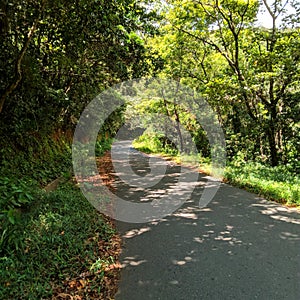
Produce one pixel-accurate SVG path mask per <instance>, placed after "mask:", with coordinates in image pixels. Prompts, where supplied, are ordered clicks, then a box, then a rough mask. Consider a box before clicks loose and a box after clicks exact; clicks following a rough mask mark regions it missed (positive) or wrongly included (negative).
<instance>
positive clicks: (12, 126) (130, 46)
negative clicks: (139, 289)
mask: <svg viewBox="0 0 300 300" xmlns="http://www.w3.org/2000/svg"><path fill="white" fill-rule="evenodd" d="M261 11H264V12H265V14H264V16H267V17H268V18H269V20H270V26H268V27H263V26H261V25H260V24H259V22H258V16H259V15H260V12H261ZM152 77H158V78H165V79H172V80H174V81H177V82H179V83H181V84H183V85H186V86H188V87H190V88H191V89H195V90H197V91H198V93H200V94H201V95H202V96H203V97H204V98H205V99H206V100H207V102H208V103H209V104H210V106H211V107H212V108H213V110H214V111H215V113H216V114H217V116H218V119H219V122H220V124H221V125H222V128H223V131H224V134H225V138H226V151H227V159H228V170H230V172H229V171H228V176H227V179H228V180H229V181H232V182H233V183H237V184H240V185H241V186H244V187H250V188H251V186H252V185H251V183H248V182H246V183H245V182H241V178H242V176H243V174H244V173H245V174H246V173H247V174H246V175H245V176H246V177H247V176H248V177H249V178H250V177H251V176H252V175H253V174H254V173H253V172H254V171H253V170H255V172H259V175H258V176H259V177H258V178H256V179H255V180H256V183H257V184H258V182H260V183H261V182H265V185H266V186H267V188H266V189H264V188H265V187H262V186H260V187H257V186H256V187H254V190H255V191H257V192H259V193H261V194H263V195H265V196H269V198H271V199H275V200H277V201H280V202H284V203H288V204H293V205H295V204H297V205H299V203H300V202H299V198H300V190H299V172H300V157H299V155H300V101H299V98H300V4H299V2H297V1H294V0H290V1H289V0H288V1H282V0H273V1H267V0H262V1H257V0H205V1H198V0H185V1H177V0H168V1H163V2H160V1H154V0H149V1H147V0H146V1H136V0H115V1H104V0H89V1H87V0H76V1H67V0H53V1H48V0H26V1H25V0H21V1H16V0H0V145H1V148H0V171H1V177H0V197H1V199H0V216H1V219H0V222H1V223H0V228H1V232H0V253H1V255H2V260H1V264H2V265H3V266H2V267H3V268H2V267H1V269H2V270H3V271H1V272H2V274H1V275H0V276H1V285H3V286H6V287H9V286H13V287H12V291H11V293H12V294H9V293H10V292H9V291H8V290H7V289H4V290H1V291H0V298H3V299H4V298H7V299H8V298H9V297H11V295H14V293H17V292H16V291H17V290H18V289H19V291H18V292H19V293H24V295H25V296H24V297H25V298H26V299H37V298H39V297H41V298H44V297H50V295H52V294H51V293H52V292H53V289H51V286H52V288H53V284H52V285H50V284H49V285H47V286H46V285H44V283H41V282H42V281H41V280H42V278H41V277H42V276H41V275H40V273H36V271H33V270H36V269H37V267H36V266H34V265H32V266H31V267H28V266H26V265H25V264H24V261H26V259H25V258H22V259H21V258H20V259H19V260H18V262H16V261H15V260H14V259H15V258H14V256H15V255H16V256H18V255H19V256H20V257H22V255H23V254H24V253H26V254H27V255H31V254H30V253H29V254H28V252H30V251H32V253H33V254H32V257H34V255H35V254H36V253H37V252H38V253H40V261H43V260H47V259H48V260H47V261H48V263H49V264H50V261H51V260H53V258H51V259H50V258H45V257H43V256H42V255H41V252H39V251H41V250H40V248H39V247H41V248H42V247H44V248H45V247H50V245H51V243H50V240H51V239H50V235H51V232H50V231H49V232H48V227H47V226H48V225H49V224H52V225H53V226H54V227H53V230H54V231H53V232H56V231H57V232H59V230H61V227H59V226H69V223H70V222H75V223H76V226H79V225H78V220H76V218H78V214H77V215H76V216H74V218H72V219H70V220H67V221H65V222H66V223H65V224H64V225H62V223H59V222H63V221H61V219H59V218H60V217H58V219H56V218H57V216H56V215H55V213H53V214H52V215H51V214H50V215H49V214H48V215H47V213H48V210H47V209H49V207H48V206H47V205H49V201H52V202H53V203H54V204H53V205H54V206H55V205H57V207H56V206H55V207H54V208H53V209H54V210H53V211H54V212H57V213H58V214H60V215H64V214H66V212H63V211H60V208H61V207H62V203H63V201H66V199H67V195H73V196H72V197H73V199H74V200H73V202H72V201H71V202H70V204H69V205H70V206H74V207H76V205H75V204H74V203H75V202H76V201H77V200H78V198H80V196H78V193H79V192H78V191H77V190H74V186H72V187H71V186H67V187H64V188H63V189H62V190H59V191H57V192H54V194H50V195H44V194H41V192H40V189H41V188H43V187H45V186H46V185H47V184H48V183H49V182H51V181H52V180H54V179H56V178H57V177H60V176H63V177H65V178H67V179H68V178H70V177H72V170H71V165H72V163H71V144H72V138H73V133H74V129H75V127H76V124H77V122H78V119H79V117H80V115H81V113H82V111H83V110H84V108H85V107H86V106H87V104H88V103H89V102H90V101H91V100H92V99H93V98H94V97H95V96H97V95H99V94H100V93H101V92H103V91H104V90H105V89H107V88H109V87H113V86H114V85H115V84H118V83H121V82H124V81H128V80H131V79H135V78H152ZM131 110H134V111H135V112H140V113H145V112H147V111H150V110H151V112H159V113H163V114H165V115H166V116H169V117H170V118H172V119H174V120H176V121H178V122H182V123H183V124H184V126H185V127H186V128H188V130H189V131H190V132H191V135H192V137H193V139H194V142H195V143H196V145H197V148H198V150H199V153H200V154H201V159H202V161H206V162H208V163H209V159H210V151H209V145H208V142H207V139H206V137H205V132H204V131H203V128H202V127H201V124H198V123H197V122H195V121H194V119H193V118H188V117H187V116H186V112H185V111H182V110H180V108H177V107H176V106H174V105H172V104H170V103H166V102H165V101H163V99H154V100H153V101H152V102H151V101H150V102H146V103H145V104H144V105H140V106H137V107H135V108H131ZM127 114H128V113H127ZM129 114H130V112H129ZM125 119H126V112H125V108H122V109H118V110H116V111H115V112H114V113H113V114H112V115H111V116H110V117H109V119H107V120H106V122H105V124H104V126H103V127H102V128H100V133H99V141H98V143H97V145H98V146H97V147H98V149H97V151H96V153H98V154H99V155H101V154H103V152H104V151H105V150H107V149H109V147H110V144H111V142H112V139H113V138H114V136H115V134H116V132H117V130H118V129H119V128H120V127H121V126H122V124H123V123H124V120H125ZM139 141H140V143H141V144H143V145H142V147H144V149H146V148H147V149H148V150H151V149H150V148H151V145H153V144H155V143H156V146H157V148H156V149H152V150H151V151H157V152H168V151H169V150H170V149H169V148H168V147H171V146H170V145H166V143H165V142H166V141H165V140H164V139H163V138H161V137H160V136H158V135H155V134H154V135H152V134H149V133H145V134H144V135H143V136H142V137H140V139H139ZM167 148H168V149H167ZM173 150H174V149H171V151H169V153H171V152H172V151H173ZM172 153H173V154H174V153H175V154H176V151H175V152H174V151H173V152H172ZM201 159H200V160H201ZM248 177H247V178H248ZM247 180H248V179H247ZM255 180H254V181H255ZM270 182H272V183H270ZM55 193H57V194H55ZM72 197H71V198H72ZM56 201H57V202H56ZM59 201H61V202H59ZM78 201H79V200H78ZM80 201H83V202H84V200H82V199H81V200H80ZM55 203H56V204H55ZM72 203H73V204H72ZM76 203H77V202H76ZM39 205H42V209H41V207H40V206H39ZM58 207H60V208H58ZM32 209H33V211H32ZM43 210H44V212H45V216H47V218H46V217H45V218H46V219H43V220H42V219H41V215H40V214H39V211H43ZM89 210H91V208H90V207H88V208H86V211H89ZM58 211H59V212H58ZM68 214H71V210H70V211H68ZM87 214H94V212H91V211H89V212H87ZM33 216H35V217H36V216H39V218H40V219H39V222H40V223H37V221H34V219H33ZM93 218H97V217H96V216H94V215H93ZM47 220H48V221H47ZM55 220H56V221H57V220H58V221H57V222H58V223H59V224H61V225H59V226H58V225H57V224H58V223H57V222H56V221H55ZM43 222H44V223H43ZM45 222H46V223H47V222H49V224H48V225H47V226H46V225H45ZM68 222H69V223H68ZM97 222H98V225H99V224H102V225H103V223H102V222H103V220H100V221H99V220H98V221H97ZM75 223H74V224H75ZM43 224H44V225H43ZM52 225H51V226H52ZM26 226H27V227H26ZM43 226H44V227H45V232H48V233H47V234H49V236H48V237H47V235H46V237H47V239H46V238H45V240H43V238H41V240H42V241H43V243H44V244H43V245H40V246H36V248H35V246H34V245H35V244H34V243H38V242H37V241H35V242H33V241H34V240H35V239H37V238H36V236H37V233H38V234H39V235H40V236H41V235H42V233H41V230H42V229H41V228H42V227H43ZM49 226H50V225H49ZM51 226H50V227H51ZM55 226H58V227H55ZM70 226H71V225H70ZM74 226H75V225H74ZM80 226H83V224H81V225H80ZM80 226H79V229H78V232H79V235H78V237H79V238H80V237H81V236H80V232H81V231H80V230H82V232H85V233H87V235H88V233H89V232H91V231H93V232H94V227H93V228H92V227H89V228H86V227H84V226H83V227H82V228H81V227H80ZM44 227H43V228H44ZM100 227H101V226H100ZM102 227H104V229H103V230H102V231H101V232H100V233H99V232H98V236H99V235H103V236H105V237H108V239H109V238H111V237H112V236H113V233H112V229H111V228H108V225H105V226H104V225H103V226H102ZM24 228H27V229H26V230H27V231H26V230H25V229H24ZM51 228H52V227H51ZM80 228H81V229H80ZM98 229H99V228H98ZM31 231H32V232H33V233H35V234H36V235H34V234H33V233H30V232H31ZM53 232H52V233H53ZM58 235H59V234H58ZM87 235H85V234H83V235H82V239H85V238H87ZM61 236H62V235H61ZM48 238H49V239H48ZM62 238H63V237H62ZM71 240H72V237H70V238H69V239H68V240H66V241H65V242H66V243H70V244H68V245H69V246H68V247H69V248H71V247H75V248H76V247H77V246H75V245H76V243H77V244H78V243H79V242H78V240H73V242H71ZM68 247H67V246H66V247H65V248H68ZM76 249H77V248H76ZM76 249H75V250H76ZM75 250H74V251H75ZM18 251H19V252H18ZM78 251H80V250H78ZM17 253H19V254H17ZM71 255H73V256H74V257H75V256H76V255H77V253H76V251H75V253H72V254H71ZM91 255H92V254H91ZM94 255H96V254H94ZM62 257H63V256H62ZM62 257H61V258H60V259H61V260H59V259H58V258H57V259H58V260H57V262H56V265H55V266H54V267H53V270H52V271H51V270H50V271H49V272H50V273H49V276H50V277H49V278H51V279H49V282H56V281H55V280H61V277H63V276H65V273H64V271H63V269H59V270H60V271H59V272H61V273H60V275H59V276H58V275H57V272H58V271H57V270H58V269H57V268H63V267H66V265H67V259H66V257H64V258H62ZM91 260H92V259H91ZM64 263H65V265H64ZM80 263H81V262H78V264H79V265H80ZM59 264H61V265H63V266H60V267H58V265H59ZM102 265H103V264H102ZM18 268H19V269H20V268H21V269H22V270H23V272H25V273H24V274H27V275H24V278H26V279H24V282H25V280H29V279H28V278H30V274H31V272H34V274H36V275H34V276H33V278H35V276H36V278H39V280H37V282H38V283H36V282H35V283H32V290H30V289H29V288H28V289H27V287H26V286H27V285H26V284H25V283H24V284H23V283H22V282H23V281H22V280H23V279H20V282H21V283H20V284H19V285H18V286H17V285H16V284H13V282H14V281H15V280H16V278H18V275H17V271H14V272H13V271H12V270H14V269H16V270H18ZM47 268H48V267H47ZM49 268H50V267H49ZM50 269H51V268H50ZM74 269H75V267H74ZM24 270H25V271H24ZM41 270H42V271H41V272H43V267H41ZM51 272H52V273H51ZM74 272H76V271H74ZM8 274H12V275H8ZM97 274H98V273H97V272H95V274H94V275H93V276H98V275H97ZM102 275H103V274H102ZM13 276H15V277H13ZM26 276H27V277H26ZM47 276H48V275H47ZM74 276H75V275H74ZM56 277H57V278H56ZM58 277H59V279H58ZM101 280H102V279H101ZM49 282H48V283H49ZM34 284H38V286H34ZM14 289H15V290H14ZM34 289H35V292H34ZM20 290H21V291H22V292H20ZM57 291H61V290H60V289H59V288H58V289H57ZM36 295H39V296H38V297H37V296H36ZM25 298H24V299H25ZM20 299H21V298H20Z"/></svg>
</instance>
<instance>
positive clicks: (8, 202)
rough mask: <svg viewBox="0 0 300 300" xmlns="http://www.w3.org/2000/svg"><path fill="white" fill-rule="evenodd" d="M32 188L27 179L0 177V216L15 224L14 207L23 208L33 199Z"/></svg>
mask: <svg viewBox="0 0 300 300" xmlns="http://www.w3.org/2000/svg"><path fill="white" fill-rule="evenodd" d="M32 189H33V188H32V187H30V183H29V182H27V181H23V180H21V179H16V178H9V177H3V178H0V217H2V218H3V217H6V218H7V219H8V221H9V222H10V223H12V224H15V222H16V219H15V215H16V209H20V208H25V207H26V206H28V205H29V204H30V203H31V202H32V200H33V194H32Z"/></svg>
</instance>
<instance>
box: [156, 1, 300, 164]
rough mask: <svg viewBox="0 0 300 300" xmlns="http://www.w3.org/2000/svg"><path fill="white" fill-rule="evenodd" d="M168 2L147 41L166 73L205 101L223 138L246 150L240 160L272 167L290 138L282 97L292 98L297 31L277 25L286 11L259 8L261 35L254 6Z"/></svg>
mask: <svg viewBox="0 0 300 300" xmlns="http://www.w3.org/2000/svg"><path fill="white" fill-rule="evenodd" d="M168 3H169V4H170V5H169V6H168V9H167V11H166V14H165V15H166V19H165V25H164V28H163V31H162V33H163V37H162V38H158V39H157V40H156V41H155V42H154V44H155V45H156V46H154V47H157V48H158V49H161V51H160V53H161V55H162V56H163V57H164V59H165V60H166V65H167V67H166V70H169V71H171V73H172V75H173V76H176V77H178V76H179V77H180V78H181V80H182V81H184V82H186V83H188V84H190V85H193V86H196V87H197V88H200V90H201V91H202V92H203V94H204V95H205V94H206V95H208V96H209V97H210V100H209V101H210V103H211V104H212V105H213V106H214V107H215V109H216V110H217V111H218V113H219V116H220V118H222V120H223V124H224V125H226V131H227V133H228V135H229V136H230V139H232V138H233V139H235V138H236V137H239V139H241V140H242V143H243V142H245V143H247V145H246V147H245V146H244V148H246V149H247V152H248V153H247V156H249V157H250V158H253V157H255V156H257V154H260V156H261V157H263V156H264V155H267V156H269V157H270V163H271V164H272V165H273V166H276V165H277V164H278V163H279V161H280V160H282V159H284V157H287V156H288V155H287V153H284V152H285V149H287V148H286V145H284V143H286V141H287V139H289V138H290V137H286V136H285V137H283V135H284V134H288V131H289V130H287V128H288V127H289V125H288V124H287V123H286V121H285V115H284V114H285V111H287V110H289V106H290V104H291V103H290V102H289V100H287V99H290V97H289V96H288V95H290V94H295V93H298V91H299V86H298V80H299V65H300V59H299V51H297V49H299V41H300V39H299V28H297V27H296V28H293V27H291V26H289V27H284V26H281V27H279V26H278V22H277V20H278V17H279V16H280V15H281V14H283V13H284V8H285V4H284V3H282V2H281V1H280V0H275V1H274V3H273V5H271V6H269V5H268V3H267V2H266V1H264V5H265V7H266V9H267V11H268V12H269V14H270V16H271V18H272V20H273V22H272V23H273V25H272V28H270V29H266V28H258V27H257V26H256V25H255V20H256V16H257V12H258V8H259V3H258V2H257V1H250V0H247V1H245V0H223V1H219V0H209V1H206V2H203V1H196V0H194V1H193V0H190V1H184V2H182V1H169V2H168ZM286 19H287V18H286ZM285 24H287V23H286V22H285V23H283V25H285ZM293 24H295V22H294V23H293ZM168 48H171V49H172V50H169V51H167V53H164V52H163V50H162V49H164V50H165V49H168ZM176 64H178V66H180V67H179V68H178V67H175V66H174V65H176ZM167 72H168V71H167ZM178 74H180V75H178ZM295 122H296V120H293V121H292V123H295ZM230 128H232V130H230ZM289 132H291V131H289ZM265 140H267V141H268V143H267V144H266V143H265ZM249 141H251V143H249ZM229 142H230V140H229ZM249 144H251V147H250V148H249ZM239 148H243V145H240V147H239ZM249 150H251V152H252V154H251V153H249V152H250V151H249Z"/></svg>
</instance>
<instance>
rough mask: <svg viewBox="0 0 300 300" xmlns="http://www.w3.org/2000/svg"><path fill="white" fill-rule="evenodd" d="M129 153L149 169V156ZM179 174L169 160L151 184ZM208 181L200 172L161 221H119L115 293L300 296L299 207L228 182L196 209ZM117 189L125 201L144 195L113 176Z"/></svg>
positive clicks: (136, 165)
mask: <svg viewBox="0 0 300 300" xmlns="http://www.w3.org/2000/svg"><path fill="white" fill-rule="evenodd" d="M131 151H132V159H131V164H132V167H133V170H135V171H136V173H138V172H140V174H142V173H143V172H145V173H147V172H149V170H148V169H149V165H148V163H147V156H145V155H141V154H139V152H136V151H133V150H131ZM143 170H144V171H143ZM177 173H178V166H176V165H172V164H171V163H168V170H167V173H166V174H167V175H166V176H165V177H164V180H161V181H160V182H159V183H158V184H157V185H155V187H154V188H155V189H157V190H160V191H161V190H164V189H165V188H166V185H167V184H168V181H170V180H171V181H172V180H174V177H176V176H172V174H177ZM205 180H206V179H205V176H204V175H201V174H199V182H201V183H202V184H200V185H199V186H198V187H197V188H195V190H194V192H193V193H192V195H191V197H190V198H189V199H188V200H186V202H185V203H184V205H183V206H182V207H180V208H179V209H177V210H176V211H175V212H174V213H173V214H171V215H169V216H166V217H164V218H162V219H161V220H158V221H152V222H148V223H143V224H133V223H125V222H120V221H119V222H117V227H118V229H119V231H120V233H121V235H122V237H123V240H124V245H123V252H122V255H121V263H122V266H123V268H122V271H121V280H120V285H119V291H118V293H117V295H116V298H115V299H116V300H147V299H156V300H158V299H161V300H186V299H189V300H190V299H197V300H198V299H222V300H223V299H228V300H229V299H230V300H232V299H239V300H240V299H242V300H245V299H272V300H275V299H278V300H279V299H280V300H282V299H288V300H294V299H295V300H299V299H300V214H299V212H297V210H296V209H289V208H285V207H283V206H281V205H278V204H275V203H273V202H269V201H266V200H264V199H262V198H261V197H259V196H257V195H255V194H252V193H249V192H246V191H244V190H241V189H238V188H234V187H232V186H230V185H227V184H222V185H221V187H220V189H219V190H218V192H217V194H216V196H215V197H214V199H213V201H211V202H210V203H209V204H208V206H207V207H206V208H202V209H200V208H199V206H198V203H199V197H200V196H201V193H202V190H203V183H205ZM115 187H116V193H117V194H118V195H119V196H120V197H121V196H123V197H124V199H125V198H126V199H127V200H128V201H130V200H132V199H134V201H135V202H137V201H138V200H139V199H141V195H140V192H137V193H132V192H131V193H129V190H130V189H129V187H128V186H126V184H124V183H122V181H121V180H120V179H118V178H116V182H115ZM154 188H153V189H154ZM148 192H149V189H148ZM150 192H151V191H150ZM152 192H155V191H152ZM129 194H130V197H129V196H128V195H129Z"/></svg>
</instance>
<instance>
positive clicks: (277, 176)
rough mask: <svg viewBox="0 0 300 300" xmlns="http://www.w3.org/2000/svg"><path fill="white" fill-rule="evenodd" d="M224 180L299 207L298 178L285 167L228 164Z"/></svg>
mask: <svg viewBox="0 0 300 300" xmlns="http://www.w3.org/2000/svg"><path fill="white" fill-rule="evenodd" d="M224 177H225V179H226V180H227V181H228V182H230V183H232V184H234V185H237V186H239V187H242V188H246V189H247V190H250V191H252V192H255V193H257V194H259V195H262V196H264V197H265V198H267V199H271V200H275V201H277V202H280V203H283V204H287V205H297V206H299V205H300V177H299V176H298V175H296V174H293V173H291V172H290V171H289V170H287V168H286V167H285V166H278V167H270V166H266V165H263V164H260V163H256V162H247V163H244V164H235V163H234V162H233V163H231V164H229V165H228V166H227V167H226V169H225V175H224Z"/></svg>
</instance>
